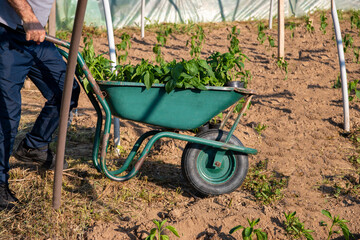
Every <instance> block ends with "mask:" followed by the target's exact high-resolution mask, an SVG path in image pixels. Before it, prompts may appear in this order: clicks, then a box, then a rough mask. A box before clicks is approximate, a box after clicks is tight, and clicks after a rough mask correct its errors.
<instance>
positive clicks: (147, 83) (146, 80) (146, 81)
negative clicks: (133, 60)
mask: <svg viewBox="0 0 360 240" xmlns="http://www.w3.org/2000/svg"><path fill="white" fill-rule="evenodd" d="M144 84H145V86H146V89H150V88H151V85H152V83H151V81H150V74H149V72H148V71H147V72H146V73H145V74H144Z"/></svg>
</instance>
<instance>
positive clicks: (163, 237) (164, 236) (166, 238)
mask: <svg viewBox="0 0 360 240" xmlns="http://www.w3.org/2000/svg"><path fill="white" fill-rule="evenodd" d="M169 239H170V238H169V237H168V236H166V235H160V240H169Z"/></svg>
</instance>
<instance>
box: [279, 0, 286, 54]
mask: <svg viewBox="0 0 360 240" xmlns="http://www.w3.org/2000/svg"><path fill="white" fill-rule="evenodd" d="M284 45H285V22H284V0H278V58H283V57H284V52H285V50H284V49H285V46H284Z"/></svg>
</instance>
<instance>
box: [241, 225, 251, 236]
mask: <svg viewBox="0 0 360 240" xmlns="http://www.w3.org/2000/svg"><path fill="white" fill-rule="evenodd" d="M252 232H253V228H251V227H247V228H245V229H244V231H243V232H242V235H243V237H244V238H245V237H246V238H248V237H250V236H251V234H252Z"/></svg>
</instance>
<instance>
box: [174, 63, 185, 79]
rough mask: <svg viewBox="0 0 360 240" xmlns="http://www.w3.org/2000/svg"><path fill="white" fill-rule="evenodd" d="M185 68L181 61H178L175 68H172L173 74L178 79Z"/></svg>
mask: <svg viewBox="0 0 360 240" xmlns="http://www.w3.org/2000/svg"><path fill="white" fill-rule="evenodd" d="M183 70H184V67H183V66H182V64H181V63H177V64H176V65H175V67H174V68H173V69H171V76H172V78H173V79H175V80H176V81H177V80H178V79H179V76H180V74H181V73H182V71H183Z"/></svg>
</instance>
